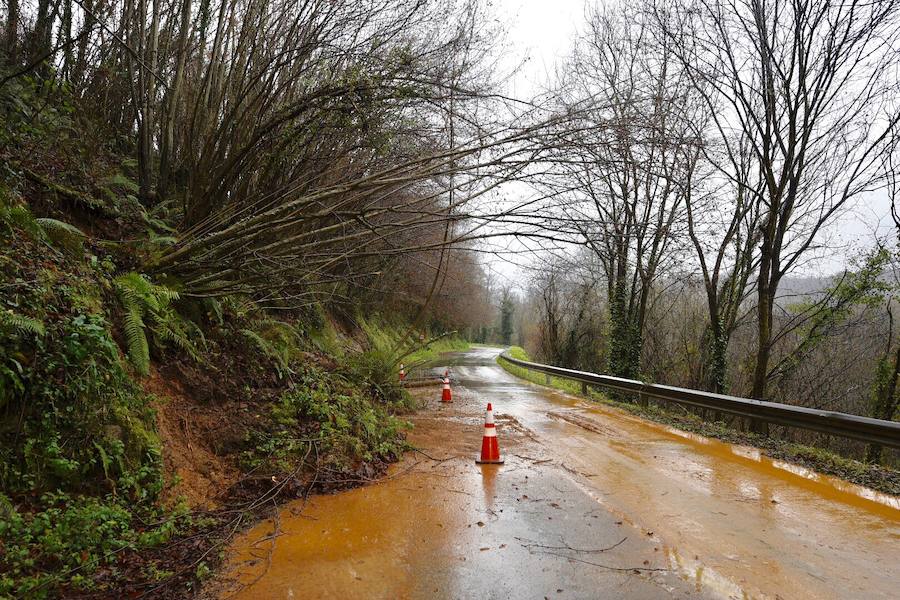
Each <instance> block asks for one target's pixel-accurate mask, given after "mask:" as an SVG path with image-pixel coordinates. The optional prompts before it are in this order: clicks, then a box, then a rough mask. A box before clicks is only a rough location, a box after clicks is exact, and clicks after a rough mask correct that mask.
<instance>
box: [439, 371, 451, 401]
mask: <svg viewBox="0 0 900 600" xmlns="http://www.w3.org/2000/svg"><path fill="white" fill-rule="evenodd" d="M443 387H444V389H443V390H442V391H441V402H453V399H452V397H451V396H450V378H449V377H447V376H446V375H444V386H443Z"/></svg>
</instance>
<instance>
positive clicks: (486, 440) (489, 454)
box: [475, 402, 503, 465]
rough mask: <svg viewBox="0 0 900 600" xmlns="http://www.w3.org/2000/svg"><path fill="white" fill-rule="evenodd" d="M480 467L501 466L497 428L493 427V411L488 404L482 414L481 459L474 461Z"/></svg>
mask: <svg viewBox="0 0 900 600" xmlns="http://www.w3.org/2000/svg"><path fill="white" fill-rule="evenodd" d="M475 462H476V463H478V464H480V465H502V464H503V459H502V458H500V445H499V444H498V443H497V427H496V426H495V425H494V409H493V407H491V403H490V402H488V406H487V412H486V413H484V437H482V438H481V458H477V459H475Z"/></svg>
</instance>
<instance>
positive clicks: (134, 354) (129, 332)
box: [125, 305, 150, 375]
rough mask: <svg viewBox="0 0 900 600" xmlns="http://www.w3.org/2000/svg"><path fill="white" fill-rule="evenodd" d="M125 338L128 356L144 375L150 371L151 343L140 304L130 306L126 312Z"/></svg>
mask: <svg viewBox="0 0 900 600" xmlns="http://www.w3.org/2000/svg"><path fill="white" fill-rule="evenodd" d="M125 340H126V341H127V343H128V358H129V360H131V364H133V365H134V368H135V369H136V370H137V371H138V372H139V373H140V374H142V375H146V374H147V373H149V372H150V345H149V343H148V342H147V334H146V333H145V332H144V319H143V315H142V314H141V308H140V307H139V306H134V305H132V306H130V307H128V309H127V310H126V312H125Z"/></svg>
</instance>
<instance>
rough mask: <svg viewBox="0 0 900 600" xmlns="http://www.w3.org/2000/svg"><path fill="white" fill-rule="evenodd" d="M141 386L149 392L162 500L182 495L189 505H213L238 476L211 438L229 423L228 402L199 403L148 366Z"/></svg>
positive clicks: (204, 507)
mask: <svg viewBox="0 0 900 600" xmlns="http://www.w3.org/2000/svg"><path fill="white" fill-rule="evenodd" d="M145 388H146V390H147V391H148V392H150V393H152V394H154V395H155V396H156V398H157V401H156V406H155V408H156V415H157V416H156V424H157V428H158V431H159V436H160V439H161V440H162V445H163V464H164V467H165V478H166V489H165V491H164V495H163V501H164V502H165V503H167V504H172V503H174V502H176V501H177V500H178V499H180V498H184V499H185V500H186V501H187V503H188V505H189V506H190V507H191V508H201V509H214V508H217V507H218V506H219V500H220V499H221V497H222V494H223V493H224V492H225V491H226V490H227V489H228V488H229V487H230V486H232V485H233V484H234V483H235V481H237V479H238V476H239V474H238V469H237V468H236V466H235V465H234V461H233V459H231V458H230V457H227V456H221V455H218V454H217V453H216V452H215V450H214V448H213V440H214V439H216V437H217V436H218V435H220V433H221V430H222V429H223V427H224V428H227V427H228V426H229V421H230V419H229V413H232V412H233V411H231V410H229V409H230V408H231V407H227V406H223V405H219V406H210V405H207V406H202V405H199V404H197V403H196V402H195V401H194V400H193V399H192V398H191V397H190V396H188V395H186V394H185V393H184V391H183V388H182V386H181V385H180V384H179V383H178V382H175V381H172V380H170V379H165V378H163V377H162V376H160V374H159V372H158V371H156V370H154V371H153V372H152V373H151V375H150V377H148V378H147V379H146V382H145Z"/></svg>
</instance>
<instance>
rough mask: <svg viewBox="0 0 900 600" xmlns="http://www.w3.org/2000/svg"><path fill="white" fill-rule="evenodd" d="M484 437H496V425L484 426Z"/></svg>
mask: <svg viewBox="0 0 900 600" xmlns="http://www.w3.org/2000/svg"><path fill="white" fill-rule="evenodd" d="M484 437H497V428H496V427H485V428H484Z"/></svg>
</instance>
